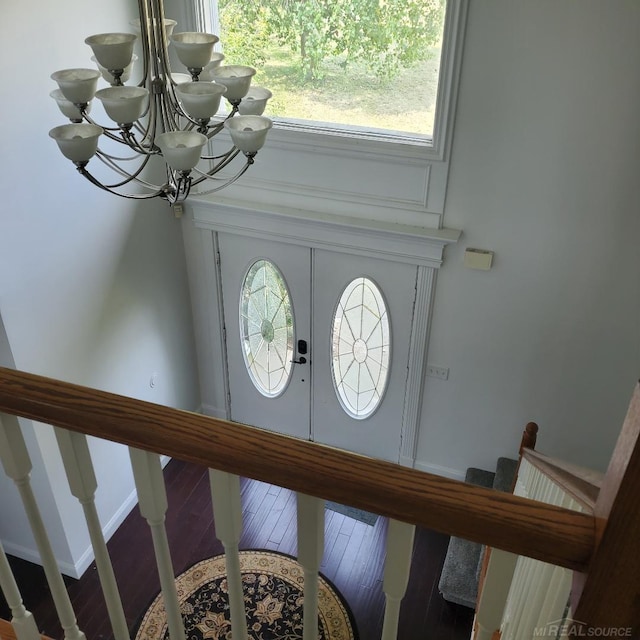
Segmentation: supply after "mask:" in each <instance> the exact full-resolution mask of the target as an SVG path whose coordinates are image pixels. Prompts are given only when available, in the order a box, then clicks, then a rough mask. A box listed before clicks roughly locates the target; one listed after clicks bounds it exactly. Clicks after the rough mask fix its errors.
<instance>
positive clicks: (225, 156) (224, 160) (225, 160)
mask: <svg viewBox="0 0 640 640" xmlns="http://www.w3.org/2000/svg"><path fill="white" fill-rule="evenodd" d="M239 153H240V150H239V149H238V148H237V147H231V149H229V151H227V152H225V153H221V154H220V155H219V156H200V159H201V160H211V161H214V160H221V162H220V163H219V164H222V165H223V166H224V167H226V166H227V165H228V164H229V162H231V160H233V159H234V158H235V157H236V156H237V155H238V154H239ZM220 169H222V167H220ZM216 171H218V169H217V168H216Z"/></svg>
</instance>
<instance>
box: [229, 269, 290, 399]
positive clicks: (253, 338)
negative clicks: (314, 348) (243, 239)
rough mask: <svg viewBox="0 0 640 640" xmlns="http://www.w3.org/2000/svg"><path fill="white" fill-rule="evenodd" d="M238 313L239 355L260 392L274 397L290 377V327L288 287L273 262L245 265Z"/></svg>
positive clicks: (284, 386)
mask: <svg viewBox="0 0 640 640" xmlns="http://www.w3.org/2000/svg"><path fill="white" fill-rule="evenodd" d="M239 315H240V339H241V341H242V356H243V357H244V363H245V365H246V367H247V372H248V373H249V377H250V378H251V381H252V382H253V384H254V385H255V387H256V389H257V390H258V391H259V392H260V393H261V394H262V395H264V396H267V397H268V398H275V397H277V396H279V395H280V394H281V393H282V392H283V391H284V390H285V388H286V386H287V383H288V382H289V378H290V377H291V360H293V336H294V326H293V308H292V306H291V298H290V296H289V289H288V288H287V284H286V282H285V280H284V278H283V277H282V274H281V273H280V270H279V269H278V267H276V265H275V264H273V262H271V261H269V260H258V261H256V262H254V263H253V264H252V265H251V267H250V268H249V271H248V272H247V275H246V276H245V279H244V282H243V284H242V291H241V294H240V314H239Z"/></svg>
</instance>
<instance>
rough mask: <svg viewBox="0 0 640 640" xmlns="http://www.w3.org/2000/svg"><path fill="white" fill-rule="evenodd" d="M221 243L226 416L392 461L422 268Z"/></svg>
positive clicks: (250, 241) (275, 245)
mask: <svg viewBox="0 0 640 640" xmlns="http://www.w3.org/2000/svg"><path fill="white" fill-rule="evenodd" d="M218 246H219V251H220V275H221V280H222V294H223V306H224V324H225V335H226V354H227V370H228V382H229V394H230V406H231V416H230V417H231V419H232V420H234V421H237V422H242V423H245V424H250V425H253V426H257V427H261V428H266V429H270V430H273V431H277V432H279V433H284V434H288V435H292V436H296V437H299V438H304V439H311V440H314V441H316V442H321V443H323V444H328V445H331V446H335V447H339V448H342V449H348V450H351V451H355V452H357V453H362V454H364V455H369V456H373V457H377V458H382V459H386V460H391V461H394V462H397V461H398V458H399V451H400V444H401V435H402V422H403V408H404V406H405V391H406V381H407V367H408V362H409V346H410V342H411V329H412V320H413V309H414V302H415V295H416V274H417V267H415V266H412V265H408V264H402V263H398V262H392V261H387V260H379V259H374V258H371V257H363V256H357V255H355V256H354V255H349V254H347V253H341V252H333V251H326V250H323V249H317V248H309V247H303V246H299V245H295V244H286V243H279V242H272V241H267V240H259V239H255V238H251V237H246V236H240V235H234V234H227V233H220V234H219V235H218ZM345 291H346V293H345ZM368 318H369V319H368ZM341 323H342V324H341ZM387 325H388V326H387ZM340 327H342V328H340ZM385 327H387V328H386V329H385Z"/></svg>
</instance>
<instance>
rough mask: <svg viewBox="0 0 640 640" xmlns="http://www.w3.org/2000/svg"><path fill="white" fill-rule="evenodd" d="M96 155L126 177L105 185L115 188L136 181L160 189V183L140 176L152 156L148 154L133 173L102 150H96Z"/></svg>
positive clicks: (150, 187)
mask: <svg viewBox="0 0 640 640" xmlns="http://www.w3.org/2000/svg"><path fill="white" fill-rule="evenodd" d="M96 156H97V157H98V158H99V159H100V160H101V161H102V162H103V163H104V164H105V165H107V166H108V167H109V168H111V169H112V170H113V171H115V172H116V173H118V174H120V175H121V176H123V177H124V178H125V180H123V181H122V182H118V183H115V184H109V185H105V186H107V187H108V188H111V189H114V188H117V187H122V186H124V185H125V184H127V183H129V182H132V181H135V182H137V183H138V184H141V185H143V186H144V187H147V188H149V189H158V188H159V187H158V185H155V184H153V183H151V182H147V181H146V180H143V179H142V178H140V177H138V176H139V175H140V174H141V173H142V171H143V170H144V168H145V167H146V165H147V162H149V158H150V157H151V156H146V157H145V159H144V161H143V162H142V163H141V164H140V166H139V167H138V168H137V169H136V171H135V172H133V173H129V172H128V171H125V170H124V169H123V168H122V167H120V166H118V165H117V163H115V162H114V161H113V160H111V158H109V157H106V156H105V155H104V154H103V153H102V152H101V151H98V152H96Z"/></svg>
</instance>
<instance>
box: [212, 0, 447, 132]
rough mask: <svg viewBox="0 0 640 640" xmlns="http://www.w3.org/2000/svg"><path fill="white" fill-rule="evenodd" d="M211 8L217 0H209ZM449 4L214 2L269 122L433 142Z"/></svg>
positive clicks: (408, 0) (431, 0)
mask: <svg viewBox="0 0 640 640" xmlns="http://www.w3.org/2000/svg"><path fill="white" fill-rule="evenodd" d="M213 1H215V0H213ZM445 3H446V0H218V11H219V20H220V37H221V42H222V43H223V46H224V54H225V56H226V57H227V59H228V61H230V62H233V63H238V64H249V65H251V66H254V67H256V68H257V69H258V70H259V75H257V76H256V78H255V82H254V84H260V85H262V86H266V87H268V88H270V89H271V90H272V91H273V93H274V98H273V99H272V101H271V102H270V105H269V110H268V114H267V115H272V116H277V117H284V118H292V119H300V120H311V121H315V122H323V123H331V124H338V125H346V126H349V127H364V128H367V129H373V130H380V129H384V130H391V131H398V132H405V133H410V134H419V135H423V136H427V137H430V136H432V135H433V126H434V115H435V107H436V97H437V90H438V74H439V67H440V51H441V46H442V35H443V23H444V13H445Z"/></svg>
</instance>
